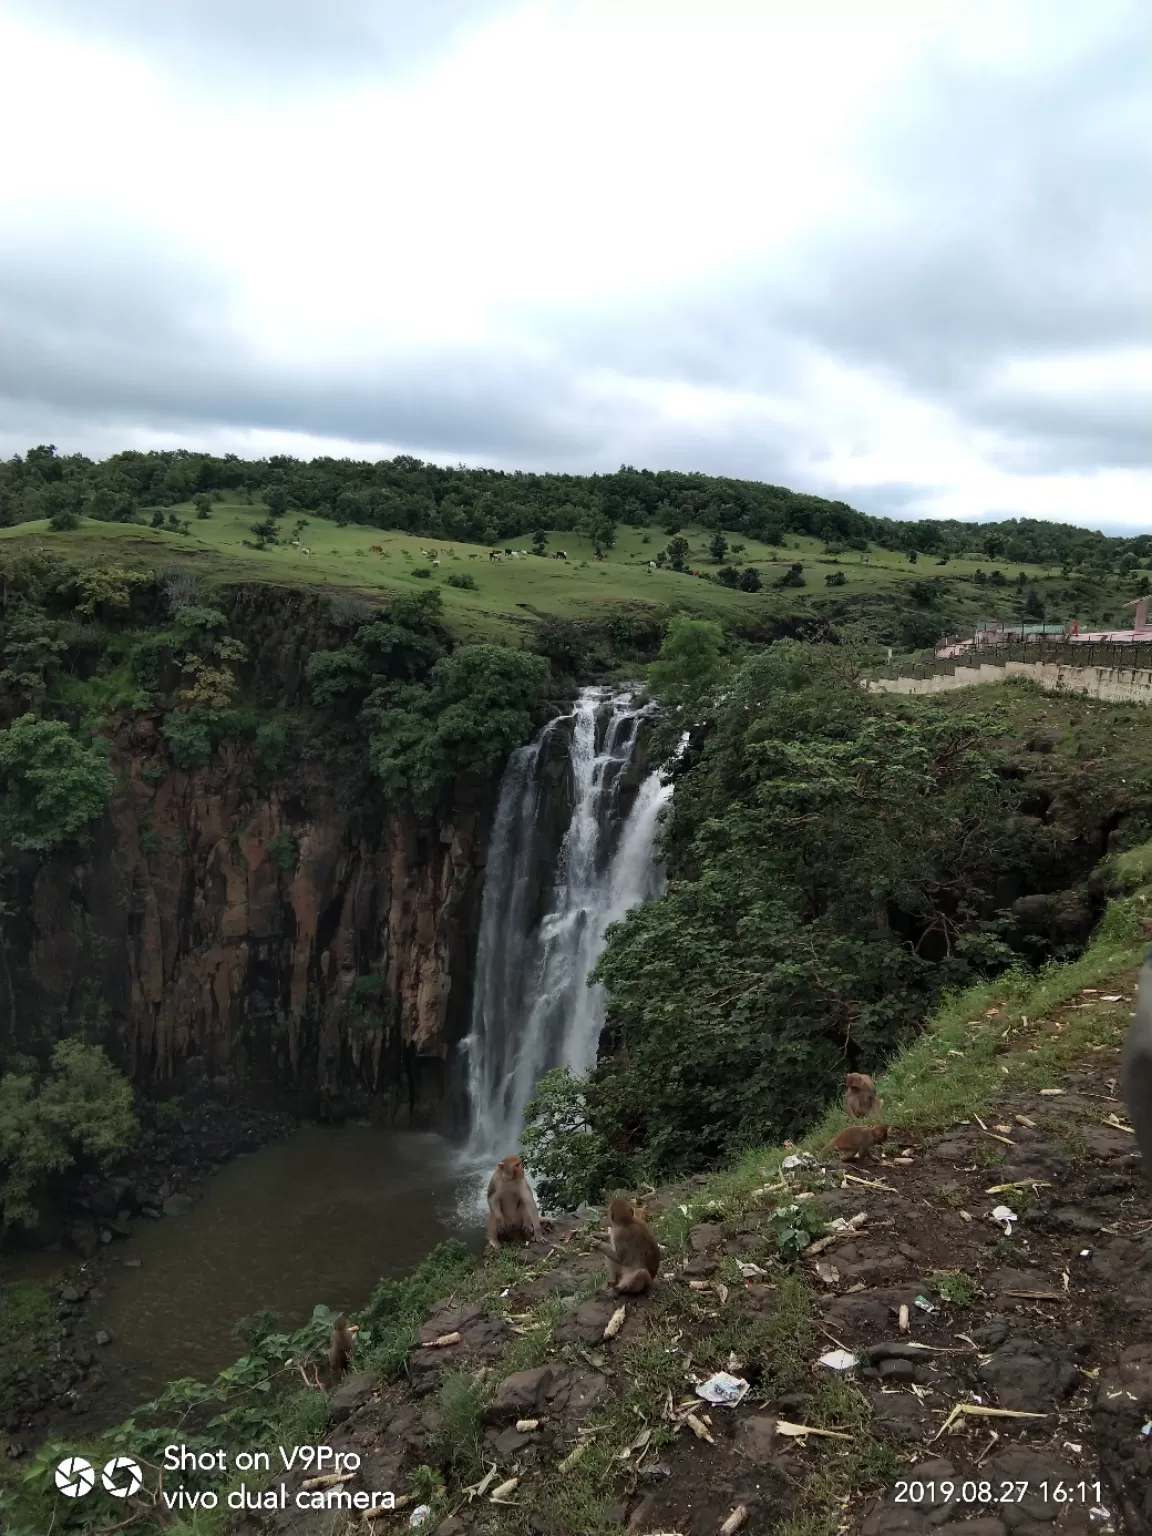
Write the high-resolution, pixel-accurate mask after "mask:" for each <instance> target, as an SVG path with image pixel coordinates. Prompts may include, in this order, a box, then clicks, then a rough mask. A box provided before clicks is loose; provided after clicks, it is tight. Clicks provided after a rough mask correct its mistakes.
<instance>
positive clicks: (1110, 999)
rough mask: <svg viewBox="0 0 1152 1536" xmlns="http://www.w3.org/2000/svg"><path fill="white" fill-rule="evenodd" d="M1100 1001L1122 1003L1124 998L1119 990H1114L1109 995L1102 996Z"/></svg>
mask: <svg viewBox="0 0 1152 1536" xmlns="http://www.w3.org/2000/svg"><path fill="white" fill-rule="evenodd" d="M1100 1001H1101V1002H1102V1003H1122V1002H1123V1001H1124V998H1123V996H1122V995H1121V994H1120V993H1119V992H1116V993H1113V995H1112V996H1111V997H1102V998H1101V999H1100Z"/></svg>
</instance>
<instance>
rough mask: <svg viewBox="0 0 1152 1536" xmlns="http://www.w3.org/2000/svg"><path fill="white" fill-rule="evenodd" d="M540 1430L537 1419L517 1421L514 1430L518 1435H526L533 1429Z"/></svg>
mask: <svg viewBox="0 0 1152 1536" xmlns="http://www.w3.org/2000/svg"><path fill="white" fill-rule="evenodd" d="M539 1428H540V1420H539V1419H517V1420H516V1430H517V1433H518V1434H521V1435H526V1434H528V1433H529V1432H530V1431H531V1430H533V1429H539Z"/></svg>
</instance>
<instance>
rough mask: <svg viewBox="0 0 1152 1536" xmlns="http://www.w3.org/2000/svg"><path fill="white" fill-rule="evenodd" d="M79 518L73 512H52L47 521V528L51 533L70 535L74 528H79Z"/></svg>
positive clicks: (63, 510)
mask: <svg viewBox="0 0 1152 1536" xmlns="http://www.w3.org/2000/svg"><path fill="white" fill-rule="evenodd" d="M79 526H80V518H79V516H78V515H77V514H76V513H75V512H70V511H68V510H67V509H66V508H61V510H60V511H59V512H53V514H52V516H51V517H50V518H49V519H48V527H49V529H50V530H51V531H52V532H53V533H71V532H72V530H73V529H74V528H79Z"/></svg>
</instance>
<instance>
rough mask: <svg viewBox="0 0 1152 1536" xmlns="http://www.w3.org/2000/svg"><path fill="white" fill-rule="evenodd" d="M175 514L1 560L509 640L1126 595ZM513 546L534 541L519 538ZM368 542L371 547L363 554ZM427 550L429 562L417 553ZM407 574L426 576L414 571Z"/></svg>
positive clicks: (957, 566) (823, 562)
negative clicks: (270, 527)
mask: <svg viewBox="0 0 1152 1536" xmlns="http://www.w3.org/2000/svg"><path fill="white" fill-rule="evenodd" d="M172 510H173V511H174V512H175V514H176V516H177V517H178V518H180V519H181V520H182V521H183V522H184V523H185V524H186V526H187V532H186V533H180V532H176V531H173V530H170V529H168V528H162V529H155V528H150V527H147V526H142V525H140V524H133V523H128V524H126V523H113V522H97V521H92V520H88V519H84V520H82V521H81V523H80V525H79V527H78V528H76V529H75V530H74V531H71V532H52V531H49V528H48V524H47V521H46V520H43V519H42V520H39V521H36V522H28V523H22V524H19V525H17V526H15V527H11V528H3V529H0V561H2V560H3V559H4V557H5V556H6V555H8V554H13V555H14V554H16V553H17V552H19V551H26V550H36V549H45V550H53V551H57V552H59V553H60V554H62V555H67V556H68V557H69V558H73V559H80V560H91V561H93V562H107V561H110V560H116V561H120V562H122V563H124V564H128V565H132V566H135V567H137V568H150V567H156V566H160V565H166V564H180V565H189V566H192V567H194V568H195V569H197V570H199V571H201V572H203V574H204V575H205V576H208V577H210V578H211V579H213V580H216V581H223V582H226V583H232V582H250V581H268V582H270V583H275V584H278V585H288V586H304V587H312V588H319V589H321V590H323V589H330V588H341V589H346V590H348V591H351V592H355V593H360V594H363V595H365V596H368V597H379V598H383V599H386V598H387V597H388V595H389V594H390V593H393V592H397V591H415V590H424V589H426V588H427V587H428V586H429V585H430V584H433V583H434V584H436V585H439V586H440V587H441V588H442V591H443V596H444V603H445V611H446V616H447V619H448V622H449V625H450V627H451V628H452V630H453V631H454V633H456V634H457V635H458V636H459V637H460V638H464V639H481V638H493V639H494V638H507V637H508V636H509V635H510V634H511V633H514V632H515V631H516V630H518V629H521V628H523V627H524V625H525V623H526V621H530V620H532V619H534V618H541V617H556V618H562V619H567V620H579V619H587V618H596V617H601V616H603V615H604V614H605V613H606V612H610V611H612V610H614V609H632V610H637V609H639V610H646V611H649V612H657V613H668V612H682V613H691V614H697V615H699V616H701V617H707V618H714V619H717V620H720V621H721V622H724V623H725V624H727V625H730V626H732V627H734V628H736V629H740V630H744V631H754V630H755V629H756V628H757V627H758V626H759V625H761V624H767V623H770V622H771V621H772V620H775V619H782V618H811V619H817V618H824V619H827V620H830V621H832V622H834V623H836V624H838V625H842V624H844V623H846V622H847V623H852V622H855V621H863V622H864V628H865V633H866V634H867V635H868V637H869V638H872V639H875V640H878V641H881V642H883V643H886V644H896V645H898V646H901V647H902V648H915V647H917V646H923V645H926V644H930V643H931V641H932V639H933V638H934V636H935V634H937V633H943V632H944V631H946V630H951V629H956V628H961V627H964V626H966V625H971V624H972V623H974V622H975V621H976V620H977V619H979V618H981V617H983V616H985V615H987V614H989V613H993V614H996V613H998V614H1003V615H1005V616H1015V615H1017V614H1019V613H1020V612H1021V611H1022V609H1023V603H1024V601H1025V598H1026V596H1027V595H1028V594H1030V593H1035V594H1036V595H1037V596H1038V597H1039V598H1040V601H1041V603H1042V604H1043V606H1044V609H1045V611H1046V612H1047V613H1048V614H1050V615H1052V616H1054V617H1058V618H1063V617H1071V616H1073V615H1075V616H1077V617H1079V618H1080V619H1081V620H1082V621H1087V620H1096V619H1101V620H1102V619H1105V618H1117V617H1119V615H1120V613H1121V612H1122V609H1120V607H1119V604H1120V603H1122V602H1123V601H1126V600H1127V599H1128V598H1129V597H1130V596H1131V595H1132V593H1133V592H1134V590H1135V589H1134V588H1132V581H1131V579H1128V578H1124V577H1120V576H1115V575H1106V574H1103V573H1096V574H1094V575H1092V576H1091V577H1087V576H1085V577H1070V578H1065V577H1062V576H1061V574H1060V571H1059V569H1058V568H1057V567H1054V566H1040V565H1028V564H1024V565H1018V566H1016V565H1014V566H1011V567H1005V569H1004V571H1003V573H1002V575H1003V584H998V583H996V582H992V583H987V582H978V581H977V579H976V573H977V572H978V571H980V572H981V573H982V574H983V575H985V576H987V575H988V574H989V573H990V571H991V570H992V569H993V566H992V565H991V562H989V560H988V559H987V557H984V558H983V561H981V559H980V558H978V557H976V556H973V557H972V558H952V559H949V560H948V561H947V562H946V563H941V562H939V561H938V560H936V559H934V558H931V557H929V556H921V557H919V559H918V560H917V561H916V562H915V563H912V562H910V561H909V560H908V558H907V556H906V555H905V554H903V553H901V552H899V551H895V550H888V549H879V548H872V549H871V550H870V551H869V552H868V554H867V556H864V555H863V554H861V553H859V552H856V551H847V550H846V551H842V552H840V553H838V554H833V553H829V552H828V547H827V546H825V545H824V543H823V542H822V541H821V540H820V539H818V538H813V537H807V536H804V535H799V534H795V535H794V534H789V535H788V536H787V537H786V538H785V539H784V540H783V541H782V542H781V543H780V544H777V545H768V544H765V543H761V542H759V541H758V540H756V539H753V538H733V539H731V540H730V541H729V542H730V547H729V553H728V555H727V557H726V559H725V560H724V561H723V562H721V561H719V560H716V559H714V558H713V557H712V555H711V554H710V553H709V542H710V539H711V537H712V534H711V532H710V531H709V530H707V529H702V528H700V527H689V528H686V529H685V530H683V533H684V537H686V538H687V540H688V544H689V550H690V553H689V557H688V564H689V566H690V567H691V568H693V569H695V570H697V571H700V572H703V573H704V575H705V576H706V577H709V578H712V577H715V575H716V573H717V571H718V570H719V569H720V568H721V565H722V564H724V565H732V566H735V567H738V568H740V569H744V568H745V567H747V566H752V567H754V568H755V569H756V570H757V571H758V572H759V574H760V577H761V580H762V582H763V590H762V591H761V592H757V593H750V592H743V591H735V590H732V589H730V588H727V587H724V586H722V585H720V584H719V583H718V582H716V581H715V580H712V579H708V580H703V579H701V578H700V577H699V576H693V575H690V574H688V573H687V572H677V571H673V570H671V569H656V570H653V569H651V568H650V566H649V561H651V560H653V559H655V557H656V555H657V554H658V553H659V552H660V551H661V550H663V549H664V547H665V546H666V544H667V542H668V536H667V535H666V534H665V533H663V532H662V531H661V530H659V529H657V528H649V529H639V528H631V527H626V526H621V527H620V528H619V529H618V531H617V539H616V543H615V545H614V547H613V548H612V549H611V550H609V551H607V553H605V555H604V557H603V559H602V560H599V561H597V560H595V559H594V558H593V546H594V541H593V539H592V537H591V536H590V535H587V534H582V533H579V532H575V531H564V532H558V533H553V534H551V535H550V536H549V543H548V549H549V551H552V550H555V549H563V550H566V551H567V554H568V559H567V560H566V561H561V560H556V559H552V558H550V557H549V556H548V555H545V556H544V557H541V556H537V555H533V554H529V555H528V556H527V557H526V558H524V559H520V560H507V559H505V560H502V561H500V562H498V563H497V562H492V561H489V559H488V552H487V549H486V548H485V547H483V546H477V545H475V544H467V543H451V542H449V543H443V542H436V541H430V540H428V539H427V538H424V537H421V536H420V535H414V534H405V533H397V532H390V531H385V530H381V529H378V528H370V527H365V526H363V525H360V524H350V525H347V526H340V525H339V524H337V523H334V522H330V521H326V520H323V519H320V518H315V517H313V518H310V519H308V520H307V524H306V526H305V527H304V529H303V530H302V533H301V540H302V543H303V545H304V546H306V547H307V548H309V549H310V550H311V553H310V554H304V553H302V551H301V550H300V549H296V548H293V547H292V546H291V545H290V543H288V542H279V543H276V544H272V545H269V546H268V547H267V548H265V549H255V548H251V547H246V543H245V541H248V544H249V545H251V544H252V543H253V542H254V540H253V537H252V532H251V529H252V524H253V522H254V521H256V520H257V519H259V518H260V517H261V516H263V515H264V514H263V509H262V508H261V507H259V506H258V505H251V504H248V503H241V502H227V501H225V502H216V503H214V504H213V506H212V512H211V517H210V518H209V519H207V520H201V519H197V518H195V516H194V513H193V510H192V507H191V505H190V504H185V505H183V506H180V507H176V508H174V509H172ZM296 521H297V517H296V514H292V513H290V514H288V515H287V516H286V517H285V518H284V520H283V523H282V530H283V532H282V538H284V539H287V536H288V534H289V533H290V531H291V528H292V526H293V524H294V523H295V522H296ZM515 543H516V545H517V547H520V548H530V541H529V540H527V539H517V540H516V541H515ZM373 546H378V547H379V550H380V553H374V552H373ZM433 549H434V550H435V553H436V558H438V559H439V560H440V565H439V567H433V566H432V564H431V559H430V558H428V557H427V556H425V555H424V554H423V553H422V551H426V550H427V551H431V550H433ZM865 560H866V562H867V563H865ZM797 563H798V564H800V565H802V566H803V571H802V573H800V574H801V576H802V581H803V584H802V585H800V586H791V585H790V586H782V585H779V583H780V582H781V581H782V580H783V578H784V577H785V576H786V575H787V573H788V572H789V570H790V568H791V567H792V566H793V565H794V564H797ZM417 570H427V571H428V572H429V574H428V575H427V576H423V577H421V576H417V575H415V574H414V572H415V571H417ZM453 573H455V574H459V575H464V574H467V575H469V576H471V577H472V578H473V579H474V580H475V583H476V590H475V591H470V590H466V589H460V588H456V587H452V586H449V585H448V584H447V581H446V578H447V577H449V576H450V575H452V574H453ZM1021 575H1023V577H1024V585H1023V586H1021V585H1020V584H1019V581H1018V579H1019V577H1020V576H1021ZM830 576H832V577H836V578H839V577H840V576H842V577H843V578H844V579H843V584H842V585H841V584H837V585H834V586H829V585H828V580H827V578H828V577H830ZM1130 588H1132V591H1131V592H1130V591H1129V589H1130Z"/></svg>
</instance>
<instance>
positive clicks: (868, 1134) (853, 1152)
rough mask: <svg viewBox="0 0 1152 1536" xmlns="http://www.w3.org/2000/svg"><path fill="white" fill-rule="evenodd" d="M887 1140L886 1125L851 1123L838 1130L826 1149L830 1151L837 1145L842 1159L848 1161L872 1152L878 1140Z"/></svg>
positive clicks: (844, 1161) (843, 1161)
mask: <svg viewBox="0 0 1152 1536" xmlns="http://www.w3.org/2000/svg"><path fill="white" fill-rule="evenodd" d="M887 1140H888V1127H887V1126H886V1125H849V1126H847V1127H846V1128H845V1129H844V1130H842V1131H837V1132H836V1134H835V1136H833V1138H832V1140H831V1141H830V1142H829V1143H828V1145H827V1146H826V1147H825V1148H824V1150H825V1152H830V1151H831V1150H832V1148H833V1147H835V1148H836V1150H837V1152H839V1154H840V1161H841V1162H842V1163H847V1162H851V1160H852V1159H853V1158H856V1157H860V1156H862V1155H863V1154H864V1153H866V1152H870V1151H871V1150H872V1148H873V1146H875V1145H876V1143H877V1142H881V1141H887Z"/></svg>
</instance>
